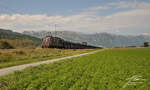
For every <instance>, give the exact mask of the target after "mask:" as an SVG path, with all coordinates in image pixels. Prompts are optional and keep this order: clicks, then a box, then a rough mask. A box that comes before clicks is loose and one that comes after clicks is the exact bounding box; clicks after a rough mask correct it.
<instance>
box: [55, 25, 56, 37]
mask: <svg viewBox="0 0 150 90" xmlns="http://www.w3.org/2000/svg"><path fill="white" fill-rule="evenodd" d="M55 37H56V24H55Z"/></svg>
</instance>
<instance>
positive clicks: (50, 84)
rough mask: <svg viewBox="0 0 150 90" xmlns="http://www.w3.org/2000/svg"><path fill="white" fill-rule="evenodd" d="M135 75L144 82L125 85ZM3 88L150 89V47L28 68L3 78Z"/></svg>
mask: <svg viewBox="0 0 150 90" xmlns="http://www.w3.org/2000/svg"><path fill="white" fill-rule="evenodd" d="M135 75H139V76H140V78H141V80H143V81H140V82H141V83H134V84H133V85H126V83H127V82H128V79H129V78H131V77H133V76H135ZM136 80H138V79H136ZM134 82H135V81H134ZM124 86H125V87H124ZM0 88H1V89H2V90H3V89H4V90H5V89H8V90H68V89H69V90H149V89H150V48H130V49H129V48H126V49H112V50H105V51H102V52H97V53H95V54H92V55H88V56H82V57H78V58H73V59H70V60H64V61H60V62H55V63H51V64H47V65H40V66H36V67H29V68H26V69H25V70H23V71H15V72H14V73H12V74H10V75H7V76H3V77H0Z"/></svg>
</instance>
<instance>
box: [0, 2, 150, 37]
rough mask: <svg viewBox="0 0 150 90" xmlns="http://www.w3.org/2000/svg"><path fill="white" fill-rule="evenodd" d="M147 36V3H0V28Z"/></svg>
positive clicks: (149, 24) (149, 31) (149, 9)
mask: <svg viewBox="0 0 150 90" xmlns="http://www.w3.org/2000/svg"><path fill="white" fill-rule="evenodd" d="M55 24H56V30H58V31H64V30H65V31H75V32H82V33H100V32H108V33H114V34H124V35H139V34H144V35H150V0H0V28H4V29H10V30H14V31H17V32H23V31H41V30H47V31H54V29H55V28H54V25H55Z"/></svg>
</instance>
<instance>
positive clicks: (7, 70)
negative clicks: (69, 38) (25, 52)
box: [0, 50, 100, 76]
mask: <svg viewBox="0 0 150 90" xmlns="http://www.w3.org/2000/svg"><path fill="white" fill-rule="evenodd" d="M98 51H100V50H97V51H93V52H89V53H83V54H79V55H73V56H68V57H63V58H57V59H52V60H46V61H40V62H37V63H30V64H24V65H19V66H13V67H8V68H4V69H0V76H2V75H7V74H9V73H11V72H13V71H16V70H22V69H24V68H26V67H30V66H37V65H40V64H48V63H52V62H56V61H60V60H64V59H70V58H74V57H79V56H84V55H88V54H93V53H96V52H98Z"/></svg>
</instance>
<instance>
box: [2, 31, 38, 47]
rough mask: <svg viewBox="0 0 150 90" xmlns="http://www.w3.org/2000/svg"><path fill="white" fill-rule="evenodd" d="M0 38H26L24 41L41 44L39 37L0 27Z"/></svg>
mask: <svg viewBox="0 0 150 90" xmlns="http://www.w3.org/2000/svg"><path fill="white" fill-rule="evenodd" d="M0 40H9V41H10V40H11V41H12V40H15V41H16V40H20V41H23V40H26V42H27V41H28V42H30V43H31V44H33V45H35V46H38V45H40V44H41V39H40V38H37V37H33V36H29V35H25V34H22V33H18V32H13V31H11V30H6V29H0Z"/></svg>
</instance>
